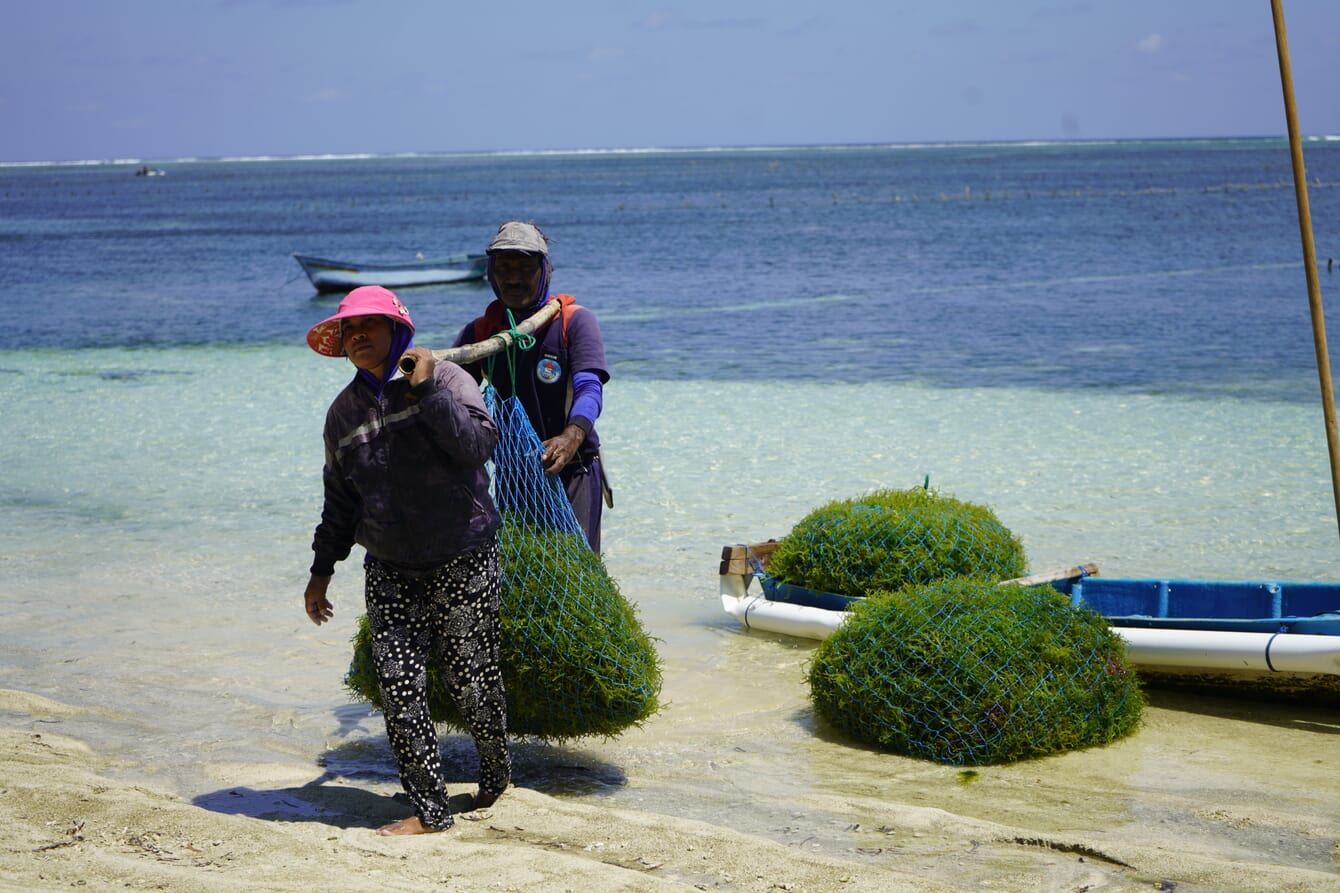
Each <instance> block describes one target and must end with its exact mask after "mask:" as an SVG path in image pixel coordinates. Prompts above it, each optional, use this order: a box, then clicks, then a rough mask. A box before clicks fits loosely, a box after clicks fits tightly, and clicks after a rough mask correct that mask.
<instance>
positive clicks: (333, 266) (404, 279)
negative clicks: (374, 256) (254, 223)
mask: <svg viewBox="0 0 1340 893" xmlns="http://www.w3.org/2000/svg"><path fill="white" fill-rule="evenodd" d="M293 259H294V260H296V261H297V262H298V265H299V266H301V267H302V271H303V272H304V273H306V274H307V278H308V279H309V280H311V282H312V285H313V286H315V287H316V290H317V291H348V290H350V289H353V288H357V287H359V286H360V285H381V286H385V287H386V288H404V287H406V286H410V285H436V284H439V283H443V282H468V281H470V280H473V279H483V278H484V271H485V267H486V266H487V264H488V255H485V254H458V255H455V256H453V257H439V258H431V259H428V260H424V259H419V258H416V259H415V260H410V261H404V262H402V263H360V262H358V261H349V260H330V259H328V258H324V257H311V256H309V255H305V254H298V253H296V252H295V253H294V254H293Z"/></svg>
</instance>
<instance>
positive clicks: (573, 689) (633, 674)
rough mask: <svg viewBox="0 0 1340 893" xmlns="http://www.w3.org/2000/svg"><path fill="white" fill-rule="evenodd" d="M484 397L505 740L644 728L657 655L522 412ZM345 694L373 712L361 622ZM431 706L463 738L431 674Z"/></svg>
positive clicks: (371, 674)
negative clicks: (495, 433) (490, 440)
mask: <svg viewBox="0 0 1340 893" xmlns="http://www.w3.org/2000/svg"><path fill="white" fill-rule="evenodd" d="M485 396H486V399H487V400H488V405H489V411H490V412H491V413H492V415H493V418H494V421H495V422H496V423H497V425H498V429H499V431H500V433H501V435H502V436H501V439H500V440H499V443H498V446H497V448H496V449H495V451H494V456H493V464H492V472H493V495H494V500H495V502H496V503H497V506H498V509H499V511H500V512H501V513H502V519H503V523H502V528H501V529H500V530H499V533H498V540H499V545H500V546H501V549H502V607H501V645H500V649H501V655H500V657H501V664H502V671H503V684H504V686H505V687H506V690H507V727H508V732H509V733H511V734H513V735H533V736H536V737H539V738H544V739H548V740H553V741H561V740H565V739H569V738H578V737H585V736H590V735H599V736H605V737H609V736H612V735H615V734H618V733H619V732H621V731H623V730H625V729H627V728H628V727H630V726H636V725H639V724H641V723H642V722H644V721H645V720H647V719H648V718H650V717H651V716H652V715H653V714H654V713H655V712H656V711H657V709H658V708H659V695H660V689H661V669H660V662H659V658H658V656H657V654H656V649H655V646H654V644H653V642H652V640H651V638H650V637H649V636H648V635H647V633H646V631H645V630H644V629H643V628H642V625H641V623H640V621H639V620H638V617H637V613H636V611H635V609H634V608H633V605H632V604H631V603H629V601H628V600H627V599H626V598H624V596H623V594H622V593H621V592H620V591H619V588H618V585H617V584H616V583H615V581H614V580H613V578H611V577H610V575H609V573H608V572H607V571H606V570H605V565H604V563H603V562H602V561H601V559H600V556H599V555H597V554H595V553H594V552H592V551H591V548H590V546H589V545H587V541H586V536H585V534H583V532H582V530H581V527H580V525H579V524H578V523H577V520H576V518H575V517H574V516H573V513H572V506H571V504H570V503H569V502H568V498H567V494H566V493H564V491H563V486H562V483H561V481H560V480H559V478H558V476H557V475H550V474H546V473H545V472H544V468H543V466H542V465H541V463H540V455H541V453H542V452H543V447H542V444H541V443H540V440H539V437H538V436H537V435H536V434H535V431H534V429H533V428H532V426H531V424H530V420H529V419H528V418H527V417H526V413H525V409H524V408H523V407H522V406H521V404H520V403H519V402H518V401H517V400H516V399H515V398H502V397H500V396H499V395H498V393H497V391H496V390H495V389H494V388H492V387H489V388H487V389H486V394H485ZM345 685H346V686H347V687H348V688H349V689H350V691H351V692H352V693H353V695H354V696H355V697H356V698H358V699H359V700H363V701H367V702H369V703H371V704H372V705H373V706H374V707H377V708H378V709H380V705H381V695H380V692H379V691H378V688H377V677H376V672H375V670H374V668H373V663H372V647H371V634H370V631H369V629H368V625H367V618H366V617H362V618H360V619H359V623H358V631H357V633H356V634H355V636H354V657H353V661H352V663H351V664H350V667H349V673H348V675H347V676H346V677H345ZM428 695H429V707H430V710H431V712H432V716H433V719H434V720H435V721H436V722H440V723H443V724H444V725H447V726H449V727H452V728H455V729H459V730H464V729H465V724H464V722H463V721H462V720H461V717H460V714H459V713H458V712H457V711H456V709H455V706H454V705H453V704H452V703H451V699H450V698H449V697H447V695H446V691H445V689H443V688H442V687H441V685H440V684H439V683H438V681H437V678H436V673H435V671H433V670H431V669H430V670H429V679H428Z"/></svg>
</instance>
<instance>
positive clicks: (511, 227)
mask: <svg viewBox="0 0 1340 893" xmlns="http://www.w3.org/2000/svg"><path fill="white" fill-rule="evenodd" d="M495 251H525V252H528V253H530V254H540V255H544V256H545V257H548V256H549V241H548V240H547V239H545V237H544V233H542V232H540V228H539V227H538V226H536V225H535V224H533V223H523V222H521V221H520V220H509V221H507V222H506V223H504V224H503V225H502V226H500V227H498V234H497V235H496V236H494V237H493V241H492V242H490V243H489V247H488V253H489V254H493V253H494V252H495Z"/></svg>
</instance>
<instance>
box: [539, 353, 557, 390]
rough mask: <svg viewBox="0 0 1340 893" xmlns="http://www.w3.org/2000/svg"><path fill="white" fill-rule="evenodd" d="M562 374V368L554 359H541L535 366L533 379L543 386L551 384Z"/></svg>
mask: <svg viewBox="0 0 1340 893" xmlns="http://www.w3.org/2000/svg"><path fill="white" fill-rule="evenodd" d="M562 374H563V367H562V366H560V365H558V360H556V359H555V358H554V357H542V358H541V359H540V361H539V362H538V363H536V364H535V377H536V378H538V379H539V380H540V381H542V382H544V383H545V384H553V383H554V382H556V381H558V378H559V376H561V375H562Z"/></svg>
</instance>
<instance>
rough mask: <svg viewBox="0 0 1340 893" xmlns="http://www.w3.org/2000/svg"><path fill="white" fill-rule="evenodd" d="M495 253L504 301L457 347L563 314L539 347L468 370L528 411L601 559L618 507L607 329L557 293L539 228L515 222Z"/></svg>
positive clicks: (492, 269) (539, 334)
mask: <svg viewBox="0 0 1340 893" xmlns="http://www.w3.org/2000/svg"><path fill="white" fill-rule="evenodd" d="M488 255H489V261H488V280H489V285H491V286H492V287H493V293H494V295H496V296H497V300H495V301H493V302H492V303H490V304H489V305H488V307H487V308H485V310H484V315H483V316H480V317H478V318H477V319H475V320H473V321H471V322H469V323H467V324H466V325H465V327H464V328H462V329H461V332H460V334H459V335H457V336H456V344H457V345H461V344H472V343H475V342H477V341H483V340H484V339H486V338H488V337H490V336H491V335H494V334H496V333H497V332H501V331H505V330H507V329H509V328H511V327H512V325H514V324H516V325H519V324H520V323H521V322H522V320H525V319H527V318H529V317H530V316H532V315H534V314H535V312H536V311H538V310H539V309H540V308H541V307H543V306H544V305H545V304H548V303H549V302H550V301H557V302H559V305H560V308H561V309H560V312H559V314H558V316H557V317H556V318H555V319H553V320H550V321H549V322H548V323H546V324H545V325H544V326H543V327H542V328H540V329H538V330H537V331H536V332H535V333H534V335H535V342H534V344H533V345H531V346H530V347H528V348H525V349H522V348H521V347H519V346H516V345H513V347H512V348H511V350H513V351H514V353H513V354H512V357H511V360H510V361H501V360H498V361H493V362H490V361H488V360H485V361H483V364H481V363H478V362H477V363H469V364H466V365H465V369H466V370H467V371H468V372H470V374H471V375H473V376H474V377H475V379H476V380H480V379H481V378H483V377H485V376H487V377H488V379H489V382H490V383H491V384H492V385H493V386H494V387H495V388H497V390H498V393H499V394H500V395H502V396H503V397H512V396H515V397H517V398H518V400H519V401H520V402H521V405H522V406H524V407H525V409H526V415H527V416H528V417H529V418H530V423H531V425H532V426H533V427H534V428H535V433H536V434H538V435H539V437H540V440H541V441H542V442H543V444H544V453H543V455H542V456H541V461H542V462H543V464H544V469H545V471H546V472H548V473H549V474H557V475H559V476H560V477H561V479H562V481H563V486H564V489H565V490H566V491H567V494H568V501H569V502H570V503H572V511H573V514H574V515H576V517H577V523H578V524H580V525H581V528H582V530H583V531H584V532H585V533H586V540H587V542H588V543H589V544H590V546H591V549H592V550H593V551H595V552H596V553H599V552H600V518H601V511H602V503H603V504H607V505H610V506H613V504H614V501H613V494H612V492H611V491H610V489H609V486H608V484H607V482H606V481H605V473H604V469H603V468H602V467H601V464H600V437H599V435H598V434H596V429H595V423H596V419H598V418H599V417H600V410H601V406H602V404H603V399H604V385H605V382H607V381H609V377H610V375H609V369H608V368H606V364H605V342H604V341H603V340H602V339H601V336H600V324H599V323H598V322H597V321H596V316H595V314H594V313H592V312H591V311H590V310H588V309H586V308H585V307H582V306H581V305H580V304H577V303H576V302H575V301H574V299H573V297H572V295H566V294H556V295H550V293H549V277H550V274H551V273H552V272H553V265H552V264H551V263H550V262H549V240H548V239H547V238H545V235H544V233H542V232H541V231H540V228H539V227H538V226H536V225H535V224H533V223H526V222H523V221H520V220H509V221H507V222H506V223H504V224H503V225H502V226H500V227H498V233H497V235H495V236H494V237H493V241H492V242H491V243H489V247H488ZM486 367H487V368H486ZM514 373H515V374H514Z"/></svg>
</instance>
